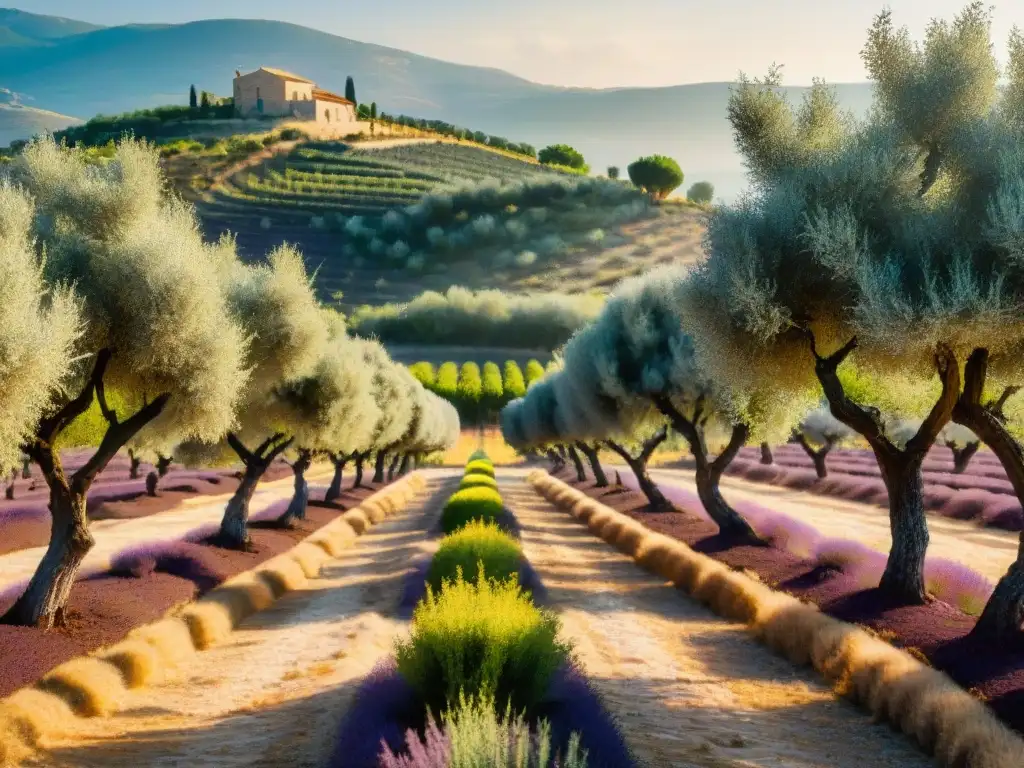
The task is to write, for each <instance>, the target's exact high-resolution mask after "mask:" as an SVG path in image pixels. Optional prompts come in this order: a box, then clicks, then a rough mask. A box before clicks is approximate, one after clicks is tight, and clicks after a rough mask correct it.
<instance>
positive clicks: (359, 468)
mask: <svg viewBox="0 0 1024 768" xmlns="http://www.w3.org/2000/svg"><path fill="white" fill-rule="evenodd" d="M366 456H367V454H365V453H357V454H356V481H355V482H354V483H353V484H352V487H353V488H362V487H363V464H364V463H365V462H366Z"/></svg>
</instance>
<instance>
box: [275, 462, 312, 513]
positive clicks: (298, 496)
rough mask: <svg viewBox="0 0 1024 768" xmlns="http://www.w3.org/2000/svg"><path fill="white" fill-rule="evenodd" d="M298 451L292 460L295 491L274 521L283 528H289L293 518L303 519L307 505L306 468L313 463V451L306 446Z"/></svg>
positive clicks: (307, 485)
mask: <svg viewBox="0 0 1024 768" xmlns="http://www.w3.org/2000/svg"><path fill="white" fill-rule="evenodd" d="M298 453H299V455H298V457H297V458H296V459H295V461H294V462H292V473H293V474H294V475H295V493H294V494H293V495H292V500H291V501H290V502H288V508H287V509H286V510H285V511H284V514H283V515H281V516H280V517H279V518H277V521H276V522H277V524H278V525H280V526H282V527H284V528H291V527H292V525H293V521H295V520H305V519H306V507H307V506H308V505H309V483H307V482H306V470H308V469H309V467H310V465H311V464H312V463H313V451H311V450H310V449H308V448H300V449H299V452H298Z"/></svg>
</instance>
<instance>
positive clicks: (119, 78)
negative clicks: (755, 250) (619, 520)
mask: <svg viewBox="0 0 1024 768" xmlns="http://www.w3.org/2000/svg"><path fill="white" fill-rule="evenodd" d="M19 29H23V27H19ZM168 62H174V66H168V65H167V63H168ZM126 64H127V66H126ZM261 65H273V66H278V67H282V68H284V69H288V70H292V71H296V72H300V73H302V74H304V75H306V76H308V77H310V78H312V79H314V80H316V81H317V82H318V83H319V84H320V85H321V86H323V87H326V88H329V89H334V90H340V89H343V88H344V83H345V77H346V75H352V76H354V78H355V81H356V84H357V93H358V94H359V97H360V100H364V101H366V100H370V99H372V100H375V101H376V102H377V103H378V105H379V106H380V108H381V109H382V110H383V111H385V112H389V113H392V114H399V113H405V114H409V115H413V116H416V117H421V118H439V119H445V120H448V121H451V122H456V123H459V124H462V125H465V126H467V127H469V128H472V129H475V130H481V131H485V132H488V133H495V134H498V135H502V136H507V137H509V138H510V139H513V140H516V141H525V142H529V143H530V144H533V145H534V146H538V147H540V146H544V145H546V144H550V143H553V142H563V141H564V142H567V143H570V144H572V145H574V146H576V147H578V148H579V149H580V150H581V151H583V153H584V154H585V155H586V156H587V159H588V161H589V162H590V165H591V167H593V168H594V169H595V170H602V169H603V168H605V167H606V166H608V165H618V166H620V167H624V166H625V165H627V164H628V163H629V162H631V161H632V160H634V159H636V158H637V157H638V156H640V155H643V154H650V153H652V152H658V153H664V154H668V155H671V156H673V157H676V158H677V159H678V160H679V162H680V164H681V165H682V167H683V169H684V171H685V172H686V176H687V182H688V183H690V182H693V181H698V180H703V179H707V180H709V181H711V182H712V183H714V184H715V186H716V189H717V193H718V195H719V196H721V197H723V198H725V199H730V198H732V197H734V196H735V195H736V194H737V193H738V192H740V191H741V190H742V189H743V187H744V186H745V182H744V175H743V170H742V167H741V165H740V161H739V158H738V156H737V154H736V152H735V149H734V147H733V143H732V135H731V131H730V130H729V125H728V123H727V121H726V114H725V105H726V102H727V100H728V94H729V87H730V84H729V83H701V84H693V85H679V86H674V87H668V88H615V89H604V90H590V89H574V88H556V87H553V86H547V85H539V84H536V83H532V82H529V81H527V80H524V79H522V78H519V77H516V76H514V75H511V74H509V73H507V72H502V71H500V70H496V69H489V68H483V67H472V66H464V65H459V64H452V63H448V62H444V61H439V60H437V59H431V58H428V57H424V56H418V55H416V54H412V53H407V52H405V51H400V50H395V49H392V48H387V47H384V46H379V45H373V44H370V43H362V42H358V41H355V40H349V39H346V38H343V37H338V36H336V35H331V34H327V33H325V32H319V31H316V30H313V29H308V28H305V27H301V26H297V25H294V24H286V23H283V22H276V21H258V20H233V19H221V20H208V21H199V22H193V23H188V24H178V25H163V26H125V27H112V28H102V29H94V30H92V31H88V32H86V33H84V34H79V35H75V36H72V37H66V38H62V39H57V40H52V41H50V44H48V45H47V46H46V47H45V48H44V47H40V46H36V47H34V48H29V49H27V50H26V49H25V48H24V47H21V46H12V45H9V44H4V42H3V41H2V40H0V72H3V73H4V74H3V77H4V82H3V83H0V85H4V86H6V87H9V88H11V89H13V90H16V91H21V92H24V93H27V94H31V95H32V96H33V97H34V98H35V100H36V101H35V103H37V104H39V105H41V106H46V107H47V108H49V109H53V110H57V111H60V112H64V113H66V114H73V115H77V116H80V117H90V116H92V115H94V114H97V113H105V114H112V113H117V112H123V111H127V110H133V109H138V108H143V107H150V106H156V105H161V104H170V103H177V104H183V103H185V101H186V99H187V95H188V87H189V85H190V84H192V83H194V84H195V85H196V87H197V88H201V89H206V90H209V91H212V92H214V93H220V94H225V93H229V92H230V88H231V78H232V73H233V72H234V70H235V69H237V68H239V67H241V68H242V69H249V68H252V69H255V68H256V67H258V66H261ZM98 82H102V83H103V84H104V87H103V88H96V83H98ZM785 90H786V91H787V93H788V94H789V95H790V96H791V98H793V99H799V98H800V97H801V94H802V93H803V92H804V91H805V90H806V89H804V88H799V87H790V88H786V89H785ZM837 90H838V95H839V98H840V101H841V102H842V103H843V104H844V105H845V106H846V107H847V108H848V109H850V110H852V111H853V112H855V113H856V114H863V113H864V112H865V111H866V110H867V107H868V105H869V104H870V101H871V86H870V84H868V83H855V84H841V85H839V86H838V88H837Z"/></svg>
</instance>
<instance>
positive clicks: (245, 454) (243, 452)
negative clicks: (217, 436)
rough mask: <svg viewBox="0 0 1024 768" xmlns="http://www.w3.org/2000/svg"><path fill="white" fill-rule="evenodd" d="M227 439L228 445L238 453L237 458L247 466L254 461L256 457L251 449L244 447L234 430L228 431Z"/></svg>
mask: <svg viewBox="0 0 1024 768" xmlns="http://www.w3.org/2000/svg"><path fill="white" fill-rule="evenodd" d="M227 441H228V445H229V446H230V447H231V450H233V451H234V452H235V453H237V454H238V458H240V459H241V460H242V463H243V464H245V465H246V466H249V465H250V464H254V463H255V462H256V457H255V456H254V455H253V453H252V451H250V450H249V449H248V448H246V447H245V445H244V444H243V443H242V441H241V440H239V439H238V436H237V435H236V434H235V433H234V432H228V434H227Z"/></svg>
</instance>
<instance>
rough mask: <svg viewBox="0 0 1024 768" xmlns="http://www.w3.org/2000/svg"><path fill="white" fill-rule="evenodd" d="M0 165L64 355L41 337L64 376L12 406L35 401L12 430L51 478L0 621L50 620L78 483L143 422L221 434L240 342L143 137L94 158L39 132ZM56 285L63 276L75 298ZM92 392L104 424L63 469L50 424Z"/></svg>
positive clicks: (84, 404)
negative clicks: (36, 553) (37, 557)
mask: <svg viewBox="0 0 1024 768" xmlns="http://www.w3.org/2000/svg"><path fill="white" fill-rule="evenodd" d="M9 173H10V177H11V178H10V181H9V182H7V183H8V184H18V185H21V186H22V187H23V188H24V190H25V192H27V194H28V195H30V196H31V198H32V200H33V201H34V209H32V208H31V207H29V206H27V204H26V203H25V201H24V200H21V201H19V200H18V198H17V197H16V195H15V193H14V192H13V191H12V190H11V189H10V188H9V187H8V188H6V190H5V192H4V193H3V194H4V200H5V211H4V215H3V216H2V219H3V220H4V223H3V224H2V225H0V227H2V228H3V230H4V232H5V233H6V237H5V240H10V238H12V237H13V238H14V242H15V243H16V242H17V237H18V235H17V233H18V232H19V230H20V231H21V233H22V237H24V233H25V231H26V222H27V221H30V222H31V223H30V224H29V225H28V226H30V227H31V235H32V236H33V237H34V239H35V241H36V248H37V249H38V252H39V254H42V253H45V256H46V258H45V261H44V262H43V278H44V280H45V282H46V284H47V285H48V286H50V293H49V294H48V295H47V296H46V297H45V299H44V297H43V295H42V294H40V292H39V291H38V290H37V291H36V292H35V296H36V297H37V298H36V301H39V302H44V303H43V304H41V305H37V306H39V307H40V309H39V310H37V311H44V310H45V311H47V312H49V313H50V314H51V315H52V321H53V326H52V327H51V328H50V329H49V330H48V333H49V334H51V335H52V336H53V338H55V339H58V340H60V341H59V344H58V346H59V347H60V348H61V349H63V350H64V351H65V352H66V353H67V354H65V356H64V357H63V360H62V361H61V362H60V363H58V362H56V361H55V359H54V358H52V357H49V356H50V355H53V354H54V347H53V342H47V341H46V339H40V342H41V343H42V346H41V351H42V352H43V354H44V355H46V357H45V358H44V359H42V360H40V361H39V362H37V363H36V365H39V366H44V367H45V366H54V367H56V368H57V369H58V370H59V372H60V373H61V375H62V377H63V382H64V386H63V387H62V388H61V389H60V390H58V391H57V392H56V393H53V394H54V396H53V397H50V394H51V390H50V389H48V388H47V386H46V384H47V382H46V380H45V379H41V380H39V384H40V385H41V390H40V391H38V392H36V393H35V394H34V395H32V396H31V397H30V399H29V400H28V402H27V404H26V405H25V406H22V407H21V409H20V413H21V414H22V415H23V417H27V416H30V415H31V414H32V409H33V408H37V407H38V406H39V405H42V406H44V410H43V412H42V414H41V415H40V418H38V419H37V420H36V422H35V424H34V425H32V428H31V429H30V431H29V432H28V433H27V434H26V433H25V432H24V430H22V431H21V432H20V434H21V436H22V438H23V444H24V449H25V452H26V453H27V454H28V455H29V456H30V457H31V458H32V460H33V461H34V462H35V463H36V464H37V465H38V466H39V468H40V470H41V472H42V475H43V477H44V479H45V480H46V483H47V485H48V487H49V490H50V513H51V515H52V518H53V525H52V529H51V537H50V543H49V545H48V547H47V550H46V553H45V554H44V555H43V559H42V561H41V563H40V565H39V568H38V569H37V570H36V572H35V574H34V575H33V577H32V579H31V580H30V582H29V585H28V588H27V589H26V591H25V592H24V593H23V594H22V595H21V596H20V597H19V598H18V600H17V601H16V602H15V604H14V605H13V606H12V607H11V609H10V610H9V611H8V613H7V614H6V615H5V617H4V621H6V622H8V623H15V624H25V625H34V626H39V627H43V628H49V627H51V626H53V625H54V624H55V623H61V622H62V621H63V618H64V612H65V607H66V605H67V602H68V597H69V594H70V591H71V587H72V584H73V582H74V580H75V577H76V575H77V573H78V570H79V568H80V566H81V563H82V560H83V559H84V557H85V555H86V553H88V551H89V550H90V549H91V548H92V546H93V538H92V535H91V533H90V532H89V527H88V518H87V513H86V496H87V494H88V492H89V488H90V486H91V485H92V483H93V481H94V480H95V478H96V477H97V475H98V474H99V473H100V472H101V471H102V470H103V469H104V468H105V467H106V465H107V463H108V462H109V461H110V459H111V458H113V457H114V455H115V454H116V453H117V452H118V451H119V450H120V449H121V448H122V447H123V446H125V445H126V444H127V443H128V442H129V441H130V440H132V438H134V437H136V436H137V435H139V434H140V433H141V432H142V431H143V430H145V432H146V433H147V434H148V435H150V436H151V437H152V439H154V440H168V441H169V440H171V439H172V438H173V439H187V438H199V439H204V438H206V439H213V438H216V437H217V436H218V435H219V434H221V433H222V432H223V431H224V430H225V429H226V428H228V427H229V426H230V425H231V422H232V420H233V418H234V415H235V406H236V403H237V402H238V398H239V393H240V391H241V389H242V387H243V385H244V384H245V382H246V378H247V374H246V367H245V354H246V351H247V349H248V348H249V346H248V344H247V340H246V336H245V334H244V332H243V329H242V328H241V327H240V325H239V323H237V322H236V320H235V319H234V318H233V316H232V314H231V313H230V311H229V309H228V306H227V304H226V302H225V296H224V292H223V290H222V284H221V280H220V275H219V272H218V270H217V263H216V262H217V259H218V258H219V256H218V248H217V247H216V246H209V245H207V244H204V242H203V240H202V238H201V236H200V234H199V229H198V226H197V222H196V220H195V216H194V213H193V211H192V209H191V208H190V207H188V206H187V205H185V204H184V203H182V202H180V201H178V200H176V199H173V198H170V197H168V196H167V195H166V194H165V192H164V180H163V177H162V175H161V171H160V166H159V158H158V156H157V154H156V152H155V151H154V150H153V149H152V148H150V147H148V146H146V145H144V144H140V143H136V142H133V141H125V142H122V143H121V144H119V145H118V146H117V148H116V150H115V153H114V156H113V157H112V158H111V159H110V161H109V162H108V163H107V164H105V165H91V164H89V163H88V162H87V159H86V157H85V154H84V152H82V151H80V150H75V149H69V148H66V147H58V146H57V145H56V144H54V142H53V140H52V139H49V138H43V139H39V140H36V141H33V142H31V143H29V144H28V145H27V146H26V147H25V149H24V150H23V152H22V153H20V154H19V155H18V156H17V157H16V158H15V159H14V161H13V163H11V167H10V171H9ZM22 242H24V240H22ZM15 247H17V246H15ZM37 269H38V267H37ZM9 279H13V280H15V281H16V283H15V285H17V284H18V283H21V284H22V285H25V287H27V288H31V287H32V286H31V284H27V285H26V284H24V282H23V281H24V279H25V278H24V277H18V276H16V275H15V276H11V277H8V276H5V278H4V282H5V284H6V283H7V281H8V280H9ZM64 285H72V286H74V296H75V298H74V299H72V297H71V294H70V293H69V292H68V291H67V290H66V289H63V288H60V286H64ZM5 290H6V285H5ZM32 301H33V299H32V298H31V296H30V295H25V296H21V297H19V298H18V299H17V303H15V304H14V307H15V309H17V310H18V311H19V314H23V318H22V319H21V320H20V321H19V322H18V323H16V324H14V325H13V327H14V328H26V329H29V330H30V329H31V327H32V326H31V323H32V311H33V304H32ZM4 303H5V305H6V302H4ZM19 307H20V309H18V308H19ZM73 308H77V311H75V310H73ZM7 309H8V307H7V306H5V311H6V310H7ZM79 318H80V319H79ZM79 322H80V323H81V325H79ZM2 332H3V333H6V332H8V329H6V328H5V329H4V331H2ZM21 332H23V333H25V332H28V331H27V330H26V331H21ZM9 364H10V363H4V365H9ZM19 365H20V363H19ZM30 370H31V369H26V374H28V373H29V372H30ZM108 388H110V389H112V390H117V391H118V392H119V393H121V394H122V395H123V396H124V404H123V406H124V407H123V408H120V409H116V408H114V407H112V406H111V403H110V401H109V400H108V398H107V392H108ZM5 389H6V388H5ZM94 400H95V401H96V403H97V404H98V406H99V410H100V413H101V414H102V416H103V420H104V422H105V430H104V433H103V436H102V439H101V440H100V442H99V445H98V446H97V447H96V449H95V451H94V453H93V454H92V456H91V457H90V458H89V459H88V460H87V461H86V462H85V464H84V465H83V466H82V467H80V468H79V469H78V470H77V471H75V472H74V473H73V474H72V475H71V476H70V477H69V476H67V475H66V474H65V472H64V470H63V467H62V465H61V458H60V454H59V449H58V446H59V444H60V437H61V434H62V433H63V432H64V430H66V429H67V427H68V426H69V424H71V423H72V422H73V421H74V420H75V418H76V417H77V416H79V415H81V414H83V413H84V412H86V411H87V410H88V409H89V407H90V406H91V405H92V403H93V401H94ZM5 426H6V425H5ZM18 426H19V425H18V424H17V423H13V422H12V427H18ZM18 435H19V432H14V433H13V434H12V436H13V438H14V439H17V437H18ZM5 439H11V438H7V437H5Z"/></svg>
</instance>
